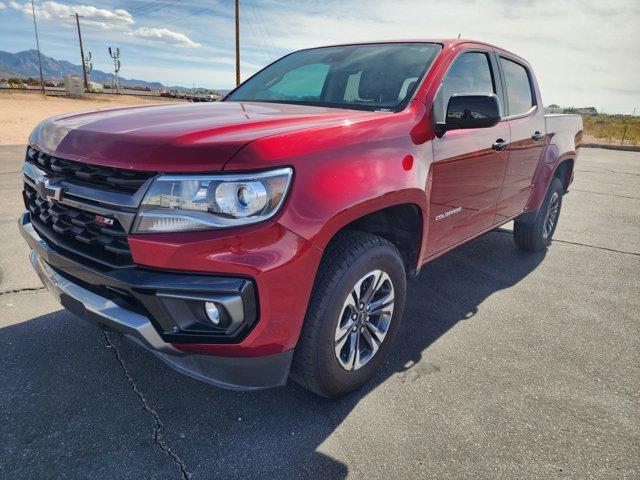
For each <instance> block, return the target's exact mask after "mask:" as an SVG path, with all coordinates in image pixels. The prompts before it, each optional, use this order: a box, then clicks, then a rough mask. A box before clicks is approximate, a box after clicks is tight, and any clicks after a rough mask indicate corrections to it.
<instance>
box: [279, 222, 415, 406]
mask: <svg viewBox="0 0 640 480" xmlns="http://www.w3.org/2000/svg"><path fill="white" fill-rule="evenodd" d="M374 271H376V272H377V271H381V272H384V273H386V274H387V275H388V279H389V280H390V284H391V285H392V288H393V292H392V294H394V301H393V310H392V312H391V314H390V315H387V316H386V317H385V318H386V319H387V320H386V322H385V323H386V325H387V331H386V336H384V337H383V340H382V342H381V343H380V344H379V346H378V348H377V350H376V351H375V352H374V353H373V354H372V356H371V357H370V359H369V360H368V362H366V363H364V364H363V365H362V366H361V367H358V368H357V369H353V370H346V369H345V368H346V367H343V366H342V365H341V364H340V359H339V358H338V354H337V353H336V345H337V344H338V341H337V340H336V337H337V335H338V333H337V329H338V327H339V322H340V328H344V327H345V326H346V325H345V323H349V324H350V322H352V321H355V320H351V318H353V317H351V315H350V314H348V313H349V312H348V310H345V302H346V301H347V298H354V297H353V296H352V295H353V293H352V292H354V291H355V288H354V287H355V286H356V284H357V283H358V282H360V281H361V279H362V278H367V279H366V280H364V282H362V283H361V286H362V287H363V289H364V287H366V286H367V285H369V284H370V283H371V282H370V281H369V280H368V278H370V277H367V275H368V274H371V273H372V272H374ZM380 278H386V277H384V276H383V275H381V276H380ZM385 284H386V280H385ZM380 288H381V289H382V286H381V287H380ZM387 294H390V293H389V290H387V292H385V293H384V295H387ZM405 297H406V276H405V269H404V264H403V262H402V258H401V257H400V254H399V253H398V250H397V248H396V247H395V246H394V245H393V244H392V243H390V242H388V241H387V240H385V239H383V238H381V237H378V236H375V235H371V234H368V233H364V232H359V231H346V232H343V233H339V234H338V235H337V236H336V238H335V239H333V240H332V241H331V243H330V244H329V246H328V247H327V249H326V250H325V252H324V255H323V257H322V261H321V263H320V267H319V269H318V274H317V276H316V281H315V284H314V287H313V291H312V294H311V299H310V301H309V306H308V308H307V314H306V317H305V321H304V325H303V327H302V331H301V333H300V338H299V340H298V344H297V346H296V349H295V351H294V355H293V362H292V365H291V372H290V376H291V378H292V379H293V380H294V381H296V382H297V383H299V384H300V385H302V386H303V387H305V388H307V389H309V390H311V391H312V392H314V393H316V394H318V395H321V396H323V397H327V398H335V397H339V396H342V395H345V394H347V393H350V392H352V391H354V390H357V389H358V388H360V387H361V386H362V385H364V384H365V383H367V382H368V381H369V380H370V379H371V378H372V377H373V376H374V375H375V374H376V372H377V371H378V370H379V369H380V367H381V366H382V364H383V363H384V361H385V358H386V356H387V354H388V352H389V348H390V346H391V343H392V341H393V337H394V336H395V334H396V332H397V330H398V326H399V324H400V319H401V318H402V314H403V311H404V303H405ZM365 301H366V300H365ZM358 303H360V302H359V301H358ZM373 303H374V302H373V301H372V300H371V304H373ZM381 303H383V302H381ZM385 310H386V308H385ZM345 312H346V313H347V315H346V316H345ZM354 315H355V314H354ZM365 317H366V318H368V317H367V316H366V314H365V315H364V316H363V317H362V318H365ZM345 318H346V319H347V320H346V321H345V320H344V319H345ZM360 318H361V317H360V316H358V322H360V321H361V320H360ZM371 318H372V319H374V318H376V317H375V315H372V316H371ZM377 318H382V316H380V317H377ZM389 319H390V320H389ZM362 322H363V324H364V326H362V327H357V326H356V327H355V328H354V329H353V330H352V329H351V327H349V328H347V329H346V330H345V331H346V332H352V331H353V332H354V333H353V334H351V333H347V334H345V336H344V337H342V338H346V337H347V336H349V337H350V339H349V340H348V341H349V344H345V345H346V348H347V349H349V348H350V344H351V341H352V340H351V339H352V338H353V335H355V336H358V338H364V337H360V335H366V334H369V335H371V333H370V331H369V330H368V329H367V326H366V322H365V320H364V319H363V320H362ZM357 328H360V330H359V331H358V330H357ZM363 330H366V332H363ZM359 332H362V333H359ZM362 341H363V342H364V340H362ZM355 345H356V347H355V348H356V349H359V348H360V347H358V345H360V344H359V343H358V342H357V341H356V342H355ZM362 346H363V347H362V349H363V350H364V349H366V348H367V347H368V343H362ZM371 350H374V349H371ZM358 351H360V350H358ZM341 358H342V357H341ZM357 358H361V356H360V355H358V357H357ZM343 361H344V360H343ZM354 365H355V363H354Z"/></svg>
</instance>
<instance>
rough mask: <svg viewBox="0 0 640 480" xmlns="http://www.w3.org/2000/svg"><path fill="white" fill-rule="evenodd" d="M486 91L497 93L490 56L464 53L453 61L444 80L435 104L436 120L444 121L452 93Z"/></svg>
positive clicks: (463, 93) (481, 92)
mask: <svg viewBox="0 0 640 480" xmlns="http://www.w3.org/2000/svg"><path fill="white" fill-rule="evenodd" d="M486 93H496V89H495V83H494V81H493V74H492V72H491V67H490V62H489V56H488V55H487V54H486V53H482V52H468V53H463V54H462V55H460V56H459V57H458V58H456V59H455V60H454V61H453V65H451V68H450V69H449V71H448V72H447V75H446V77H444V80H443V81H442V86H441V87H440V91H439V92H438V95H437V96H436V99H435V102H434V105H433V116H434V120H435V121H436V122H444V117H445V114H446V110H447V104H448V103H449V99H450V98H451V95H453V94H459V95H475V94H486Z"/></svg>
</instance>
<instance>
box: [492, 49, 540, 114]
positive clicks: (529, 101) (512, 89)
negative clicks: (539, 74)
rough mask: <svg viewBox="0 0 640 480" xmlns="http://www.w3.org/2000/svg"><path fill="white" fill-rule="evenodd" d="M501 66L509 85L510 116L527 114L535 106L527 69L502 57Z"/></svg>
mask: <svg viewBox="0 0 640 480" xmlns="http://www.w3.org/2000/svg"><path fill="white" fill-rule="evenodd" d="M500 65H501V66H502V71H503V72H504V80H505V82H506V84H507V101H508V102H509V116H513V115H522V114H524V113H527V112H528V111H529V110H531V108H532V107H533V105H534V102H533V88H532V86H531V80H530V78H529V73H528V72H527V69H526V68H525V67H523V66H522V65H520V64H519V63H516V62H513V61H511V60H509V59H507V58H504V57H500Z"/></svg>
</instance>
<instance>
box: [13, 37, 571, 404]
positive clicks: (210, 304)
mask: <svg viewBox="0 0 640 480" xmlns="http://www.w3.org/2000/svg"><path fill="white" fill-rule="evenodd" d="M581 135H582V122H581V119H580V117H579V116H574V115H547V116H545V115H544V111H543V105H542V100H541V98H540V92H539V90H538V85H537V84H536V80H535V77H534V75H533V71H532V70H531V67H530V66H529V64H528V63H527V62H526V61H524V60H523V59H521V58H519V57H517V56H515V55H513V54H512V53H509V52H507V51H505V50H502V49H500V48H497V47H495V46H491V45H487V44H485V43H481V42H475V41H469V40H425V41H399V42H381V43H366V44H350V45H339V46H331V47H323V48H313V49H308V50H302V51H298V52H295V53H292V54H290V55H287V56H285V57H284V58H282V59H280V60H278V61H276V62H274V63H273V64H271V65H269V66H268V67H266V68H264V69H263V70H261V71H260V72H258V73H257V74H255V75H254V76H253V77H251V78H250V79H248V80H247V81H246V82H244V83H243V84H241V85H240V86H238V87H237V88H236V89H235V90H233V91H232V92H231V93H229V94H228V95H227V96H226V98H224V99H223V101H221V102H218V103H213V104H171V105H167V104H164V105H155V106H143V107H131V108H120V109H113V110H108V111H100V112H92V113H80V114H75V115H63V116H58V117H54V118H51V119H48V120H45V121H43V122H42V123H40V124H39V125H38V126H37V127H36V128H35V130H34V131H33V133H32V134H31V136H30V139H29V146H28V148H27V153H26V161H25V164H24V167H23V171H24V202H25V206H26V208H27V210H28V211H27V212H25V213H24V215H23V216H22V217H21V219H20V221H19V224H20V229H21V232H22V234H23V236H24V238H25V239H26V241H27V242H28V243H29V245H30V247H31V248H32V253H31V263H32V264H33V266H34V268H35V269H36V271H37V272H38V274H39V276H40V277H41V279H42V281H43V283H44V284H45V285H46V286H47V287H48V288H49V289H50V290H51V291H52V292H53V293H54V294H55V295H56V296H57V297H58V298H59V300H60V302H61V303H62V305H63V306H64V307H66V308H67V309H69V310H70V311H72V312H74V313H76V314H77V315H79V316H80V317H83V318H84V319H86V320H88V321H90V322H92V323H95V324H97V325H99V326H100V327H102V328H104V329H106V330H110V331H116V332H119V333H122V334H124V335H125V336H127V337H129V338H130V339H132V340H134V341H135V342H137V343H138V344H140V345H142V346H144V347H146V348H148V349H149V350H151V351H152V352H154V353H155V354H156V355H157V356H158V357H159V358H161V359H162V360H164V361H165V362H166V363H168V364H169V365H171V366H172V367H173V368H175V369H177V370H178V371H180V372H182V373H185V374H187V375H190V376H192V377H195V378H198V379H200V380H204V381H207V382H210V383H212V384H215V385H218V386H222V387H227V388H234V389H255V388H264V387H271V386H277V385H283V384H284V383H285V382H286V381H287V378H288V377H291V378H292V379H294V380H295V381H297V382H299V383H300V384H302V385H304V386H305V387H307V388H309V389H310V390H312V391H314V392H316V393H318V394H320V395H323V396H327V397H336V396H339V395H343V394H346V393H348V392H350V391H353V390H355V389H357V388H358V387H360V386H361V385H363V384H364V383H365V382H367V381H368V380H369V379H370V378H371V377H372V376H373V375H374V373H375V372H376V370H378V369H379V368H380V366H381V364H382V363H383V362H384V360H385V357H386V355H387V353H388V352H389V349H390V347H391V343H392V340H393V337H394V335H395V333H396V331H397V329H398V325H399V323H400V320H401V318H402V314H403V309H404V304H405V296H406V278H407V276H408V275H416V274H417V273H418V271H419V270H420V268H421V267H422V266H423V265H425V264H426V263H427V262H429V261H431V260H433V259H434V258H436V257H438V256H440V255H442V254H444V253H446V252H447V251H449V250H451V249H453V248H455V247H457V246H459V245H461V244H463V243H465V242H468V241H469V240H471V239H473V238H474V237H477V236H478V235H481V234H483V233H485V232H488V231H490V230H492V229H495V228H497V227H498V226H500V225H502V224H504V223H506V222H508V221H510V220H515V223H514V239H515V243H516V245H517V246H518V247H520V248H521V249H523V250H541V249H544V248H546V247H547V246H548V245H549V243H550V241H551V237H552V236H553V233H554V230H555V228H556V226H557V223H558V216H559V214H560V207H561V205H562V198H563V195H564V193H566V192H567V189H568V187H569V185H570V183H571V181H572V179H573V171H574V163H575V161H576V157H577V154H578V148H579V145H580V139H581ZM409 320H410V319H409Z"/></svg>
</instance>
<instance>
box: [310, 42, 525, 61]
mask: <svg viewBox="0 0 640 480" xmlns="http://www.w3.org/2000/svg"><path fill="white" fill-rule="evenodd" d="M374 43H440V44H441V45H442V46H443V47H444V48H445V49H446V48H454V47H457V46H458V45H462V44H465V43H474V44H477V45H484V46H487V47H490V48H496V49H498V50H501V51H502V52H505V53H508V54H510V55H513V56H514V57H518V58H521V59H522V57H520V55H518V54H516V53H513V52H510V51H509V50H506V49H504V48H502V47H500V46H498V45H494V44H492V43H488V42H483V41H481V40H474V39H471V38H402V39H397V38H396V39H392V40H369V41H359V42H345V43H335V44H329V45H320V46H318V47H310V48H303V49H301V50H311V49H313V48H322V47H339V46H343V45H370V44H374Z"/></svg>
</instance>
